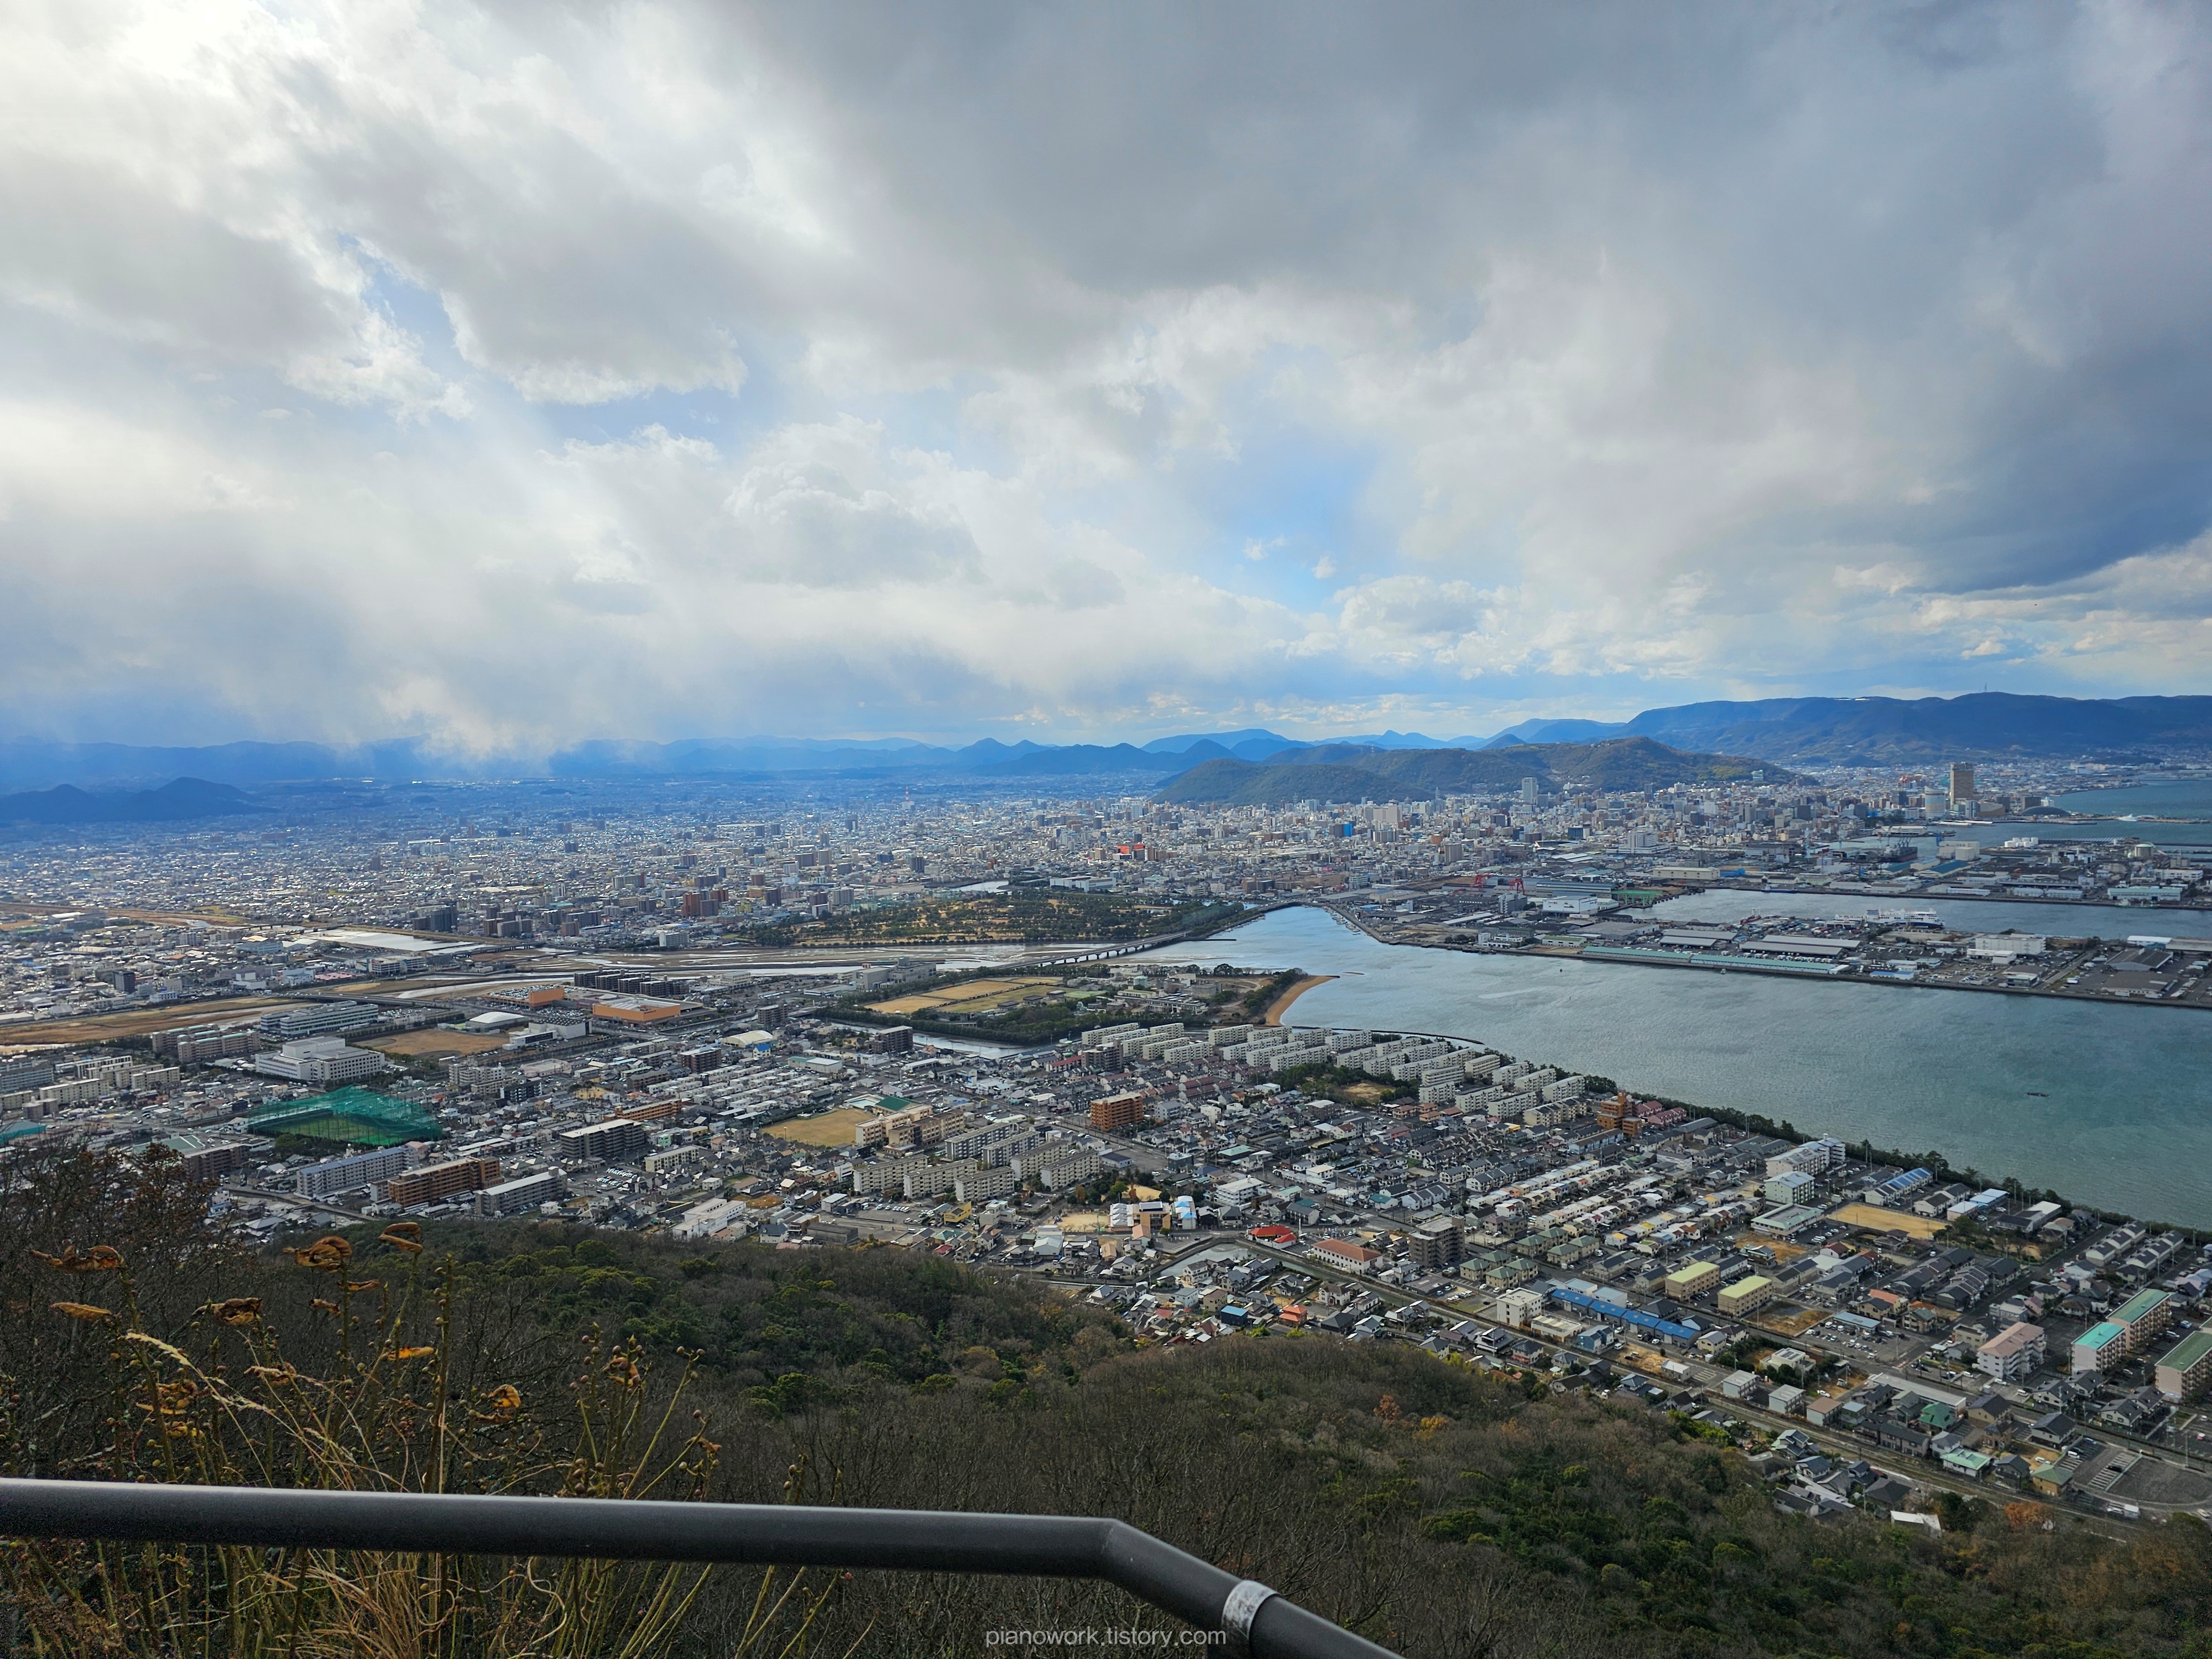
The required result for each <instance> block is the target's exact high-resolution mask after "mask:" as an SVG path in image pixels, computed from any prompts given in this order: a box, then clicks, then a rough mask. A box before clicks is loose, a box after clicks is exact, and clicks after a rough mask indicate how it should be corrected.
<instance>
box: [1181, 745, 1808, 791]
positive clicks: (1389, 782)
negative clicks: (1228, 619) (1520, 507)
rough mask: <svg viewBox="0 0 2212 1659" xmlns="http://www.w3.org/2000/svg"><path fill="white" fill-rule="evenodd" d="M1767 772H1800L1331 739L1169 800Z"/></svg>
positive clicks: (1639, 753)
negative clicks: (1363, 743) (1371, 744)
mask: <svg viewBox="0 0 2212 1659" xmlns="http://www.w3.org/2000/svg"><path fill="white" fill-rule="evenodd" d="M1754 773H1758V774H1761V775H1764V776H1765V777H1767V778H1770V779H1771V780H1773V781H1776V782H1781V781H1785V780H1788V779H1790V778H1793V777H1794V776H1795V774H1794V773H1790V772H1788V771H1785V770H1784V769H1782V768H1780V767H1778V766H1769V765H1765V764H1763V763H1760V762H1758V761H1755V760H1749V759H1746V758H1744V757H1740V756H1735V755H1695V754H1686V753H1685V752H1684V751H1682V750H1679V749H1670V748H1669V747H1668V746H1667V745H1666V744H1663V743H1659V742H1657V741H1656V740H1654V739H1653V738H1607V739H1606V740H1605V741H1603V742H1601V743H1554V744H1508V745H1506V746H1505V747H1504V748H1499V749H1395V750H1393V749H1375V748H1368V747H1364V746H1360V745H1358V744H1327V745H1324V746H1320V747H1316V748H1312V749H1303V750H1295V751H1293V752H1291V753H1290V754H1287V755H1285V756H1284V757H1282V758H1280V759H1279V760H1277V761H1274V762H1272V763H1267V764H1263V765H1255V764H1253V763H1251V762H1249V761H1241V760H1235V759H1231V758H1228V757H1223V758H1220V759H1217V760H1209V761H1206V762H1204V763H1201V764H1200V765H1198V766H1194V767H1193V768H1192V769H1190V770H1189V771H1188V772H1185V773H1184V774H1182V776H1180V777H1178V778H1176V780H1175V781H1172V782H1171V783H1170V784H1169V785H1168V786H1167V787H1165V788H1164V789H1162V790H1161V791H1160V793H1159V799H1162V800H1166V801H1176V802H1182V803H1184V804H1187V805H1222V806H1286V805H1290V804H1291V802H1293V801H1302V800H1372V801H1393V800H1429V799H1433V798H1435V797H1436V796H1438V795H1443V794H1449V793H1478V792H1479V793H1492V794H1496V793H1508V792H1510V791H1512V790H1515V789H1517V788H1519V787H1520V786H1521V781H1522V779H1524V778H1534V779H1535V780H1536V781H1538V783H1539V784H1540V785H1541V786H1542V787H1544V788H1545V789H1547V791H1551V790H1557V789H1559V788H1560V787H1563V786H1566V785H1571V784H1572V785H1583V786H1586V787H1590V788H1595V789H1601V790H1612V789H1663V788H1665V787H1667V786H1668V785H1669V784H1673V783H1730V782H1734V781H1737V780H1739V779H1742V778H1747V777H1750V776H1751V775H1753V774H1754Z"/></svg>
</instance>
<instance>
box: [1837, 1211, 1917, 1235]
mask: <svg viewBox="0 0 2212 1659" xmlns="http://www.w3.org/2000/svg"><path fill="white" fill-rule="evenodd" d="M1836 1219H1837V1220H1838V1221H1841V1222H1844V1223H1847V1224H1848V1225H1851V1226H1854V1227H1867V1228H1870V1229H1872V1230H1873V1231H1875V1232H1878V1233H1891V1232H1896V1233H1905V1234H1906V1235H1908V1236H1910V1237H1913V1238H1933V1237H1936V1234H1938V1233H1940V1232H1942V1231H1943V1224H1942V1222H1940V1221H1936V1220H1933V1219H1931V1218H1929V1217H1927V1216H1924V1215H1914V1214H1912V1213H1911V1212H1910V1211H1906V1210H1877V1209H1876V1208H1875V1206H1873V1205H1871V1204H1846V1205H1844V1207H1843V1208H1842V1209H1840V1210H1838V1211H1837V1212H1836Z"/></svg>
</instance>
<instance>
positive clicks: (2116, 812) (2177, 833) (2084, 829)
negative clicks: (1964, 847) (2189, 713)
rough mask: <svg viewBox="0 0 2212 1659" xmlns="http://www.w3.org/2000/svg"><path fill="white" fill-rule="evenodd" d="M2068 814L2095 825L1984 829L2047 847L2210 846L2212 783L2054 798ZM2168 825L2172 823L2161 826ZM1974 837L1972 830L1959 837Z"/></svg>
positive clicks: (2037, 823)
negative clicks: (2126, 841)
mask: <svg viewBox="0 0 2212 1659" xmlns="http://www.w3.org/2000/svg"><path fill="white" fill-rule="evenodd" d="M2052 804H2053V805H2058V806H2063V807H2064V808H2065V809H2066V810H2067V811H2069V812H2090V813H2094V814H2095V815H2096V822H2093V823H2045V822H2044V821H2042V820H2040V819H2018V820H2014V819H2000V820H1998V821H1997V822H1996V823H1991V824H1989V825H1987V826H1986V828H1988V829H1994V830H2002V832H2003V833H2004V835H2005V836H2007V837H2010V836H2037V837H2039V838H2040V839H2042V840H2045V841H2117V840H2120V839H2122V838H2126V837H2132V838H2133V839H2135V840H2137V841H2147V842H2152V843H2153V844H2154V845H2156V846H2160V847H2203V846H2207V845H2212V778H2161V779H2160V780H2158V781H2155V782H2153V783H2138V784H2128V785H2124V786H2123V787H2118V788H2113V789H2081V790H2075V791H2074V792H2073V793H2069V794H2064V795H2058V796H2056V797H2054V798H2053V800H2052ZM2161 819H2170V820H2173V821H2172V822H2159V821H2158V820H2161ZM1960 833H1961V834H1965V835H1967V836H1972V834H1973V833H1974V832H1973V831H1972V830H1965V831H1961V832H1960Z"/></svg>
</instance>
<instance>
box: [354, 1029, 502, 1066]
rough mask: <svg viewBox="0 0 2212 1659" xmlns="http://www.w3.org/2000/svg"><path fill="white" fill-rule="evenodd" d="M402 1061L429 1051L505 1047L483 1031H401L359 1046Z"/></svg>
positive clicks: (470, 1051) (474, 1051)
mask: <svg viewBox="0 0 2212 1659" xmlns="http://www.w3.org/2000/svg"><path fill="white" fill-rule="evenodd" d="M361 1046H362V1048H374V1049H375V1050H377V1052H379V1053H380V1054H397V1055H398V1056H399V1057H400V1058H401V1059H402V1060H421V1059H423V1058H426V1057H427V1056H428V1055H431V1054H484V1053H486V1052H488V1051H489V1050H491V1049H493V1048H506V1047H507V1039H506V1038H505V1037H504V1036H490V1035H489V1034H488V1033H486V1032H483V1031H445V1030H428V1031H402V1032H401V1033H400V1034H399V1035H398V1036H388V1037H374V1038H372V1039H371V1040H370V1041H368V1042H364V1043H362V1045H361Z"/></svg>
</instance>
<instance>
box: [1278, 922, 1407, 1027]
mask: <svg viewBox="0 0 2212 1659" xmlns="http://www.w3.org/2000/svg"><path fill="white" fill-rule="evenodd" d="M1383 943H1384V944H1386V945H1387V944H1389V940H1388V939H1384V940H1383ZM1335 977H1336V975H1334V974H1308V975H1306V976H1305V977H1304V979H1302V980H1300V981H1298V982H1297V984H1296V985H1293V986H1292V987H1291V988H1290V989H1289V990H1287V991H1285V992H1284V993H1283V994H1282V995H1280V996H1279V997H1277V998H1276V999H1275V1000H1273V1002H1271V1003H1269V1004H1268V1005H1267V1012H1266V1013H1264V1014H1262V1015H1261V1016H1260V1024H1262V1025H1280V1024H1282V1023H1283V1016H1284V1015H1285V1014H1286V1013H1288V1012H1290V1007H1291V1004H1292V1003H1294V1002H1296V1001H1297V1000H1298V999H1299V998H1300V997H1302V996H1304V994H1306V993H1307V992H1309V991H1310V990H1312V989H1313V988H1314V987H1316V985H1326V984H1328V982H1329V981H1331V980H1333V979H1334V978H1335Z"/></svg>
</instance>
